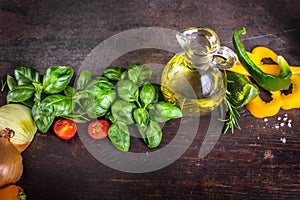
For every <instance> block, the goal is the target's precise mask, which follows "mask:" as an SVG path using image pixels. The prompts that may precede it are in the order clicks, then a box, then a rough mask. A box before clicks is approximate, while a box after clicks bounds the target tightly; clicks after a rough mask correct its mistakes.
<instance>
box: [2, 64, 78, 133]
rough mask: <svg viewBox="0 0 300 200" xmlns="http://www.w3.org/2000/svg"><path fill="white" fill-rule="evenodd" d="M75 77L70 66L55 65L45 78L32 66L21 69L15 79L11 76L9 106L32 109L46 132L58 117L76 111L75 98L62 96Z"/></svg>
mask: <svg viewBox="0 0 300 200" xmlns="http://www.w3.org/2000/svg"><path fill="white" fill-rule="evenodd" d="M73 74H74V70H73V69H72V68H71V67H68V66H51V67H49V68H48V69H47V70H46V72H45V75H44V76H42V75H40V74H39V72H38V71H37V70H35V69H33V68H31V67H25V66H21V67H18V68H16V69H15V70H14V77H12V76H10V75H8V76H7V83H8V88H9V91H8V94H7V97H6V100H7V103H10V102H17V103H23V104H25V105H26V106H28V107H30V108H32V116H33V118H34V120H35V123H36V125H37V128H38V129H39V130H40V131H41V132H43V133H46V132H47V131H48V129H49V127H50V126H51V124H52V123H53V120H54V118H55V116H61V115H64V114H70V113H71V112H72V110H73V106H72V103H71V102H72V100H71V98H67V97H66V96H64V95H58V94H59V93H60V92H62V91H64V90H65V89H66V88H67V86H68V84H69V82H70V80H71V79H72V77H73ZM50 94H52V95H53V96H52V95H50ZM49 95H50V96H49Z"/></svg>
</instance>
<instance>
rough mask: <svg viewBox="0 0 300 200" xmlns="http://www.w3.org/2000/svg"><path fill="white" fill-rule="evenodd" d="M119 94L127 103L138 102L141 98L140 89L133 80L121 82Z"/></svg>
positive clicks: (118, 87) (118, 88) (118, 86)
mask: <svg viewBox="0 0 300 200" xmlns="http://www.w3.org/2000/svg"><path fill="white" fill-rule="evenodd" d="M117 94H118V96H119V97H120V98H121V99H123V100H125V101H129V102H133V101H137V100H138V98H139V88H138V86H137V85H136V84H135V83H133V82H132V81H131V80H120V81H119V82H118V83H117Z"/></svg>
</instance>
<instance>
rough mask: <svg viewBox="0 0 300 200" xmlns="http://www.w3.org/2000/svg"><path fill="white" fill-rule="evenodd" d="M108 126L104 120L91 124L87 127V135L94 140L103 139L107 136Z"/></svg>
mask: <svg viewBox="0 0 300 200" xmlns="http://www.w3.org/2000/svg"><path fill="white" fill-rule="evenodd" d="M109 128H110V124H109V123H108V121H106V120H104V119H99V120H97V121H94V122H91V123H90V124H89V126H88V134H89V135H90V136H91V137H92V138H93V139H95V140H99V139H103V138H105V137H106V136H107V135H108V129H109Z"/></svg>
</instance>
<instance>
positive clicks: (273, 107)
mask: <svg viewBox="0 0 300 200" xmlns="http://www.w3.org/2000/svg"><path fill="white" fill-rule="evenodd" d="M271 97H272V100H271V101H270V102H265V101H264V100H262V99H261V97H260V96H259V95H258V96H256V97H255V98H254V99H253V100H252V101H250V102H249V103H248V104H247V105H246V108H247V110H248V111H249V112H250V113H251V114H252V115H253V116H254V117H256V118H264V117H270V116H274V115H276V114H277V113H278V112H279V110H280V108H281V105H282V101H281V92H280V91H273V92H271Z"/></svg>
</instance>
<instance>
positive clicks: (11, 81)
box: [6, 75, 18, 90]
mask: <svg viewBox="0 0 300 200" xmlns="http://www.w3.org/2000/svg"><path fill="white" fill-rule="evenodd" d="M6 82H7V86H8V89H9V90H12V89H13V88H15V87H16V86H17V85H18V83H17V81H16V80H15V79H14V78H13V77H12V76H10V75H7V77H6Z"/></svg>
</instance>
